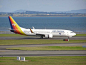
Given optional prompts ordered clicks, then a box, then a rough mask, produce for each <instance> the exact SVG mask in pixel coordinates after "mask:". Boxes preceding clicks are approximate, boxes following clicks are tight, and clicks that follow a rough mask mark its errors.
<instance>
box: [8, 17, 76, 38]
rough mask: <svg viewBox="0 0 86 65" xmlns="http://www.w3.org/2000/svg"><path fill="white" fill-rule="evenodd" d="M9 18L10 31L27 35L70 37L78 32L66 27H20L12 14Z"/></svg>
mask: <svg viewBox="0 0 86 65" xmlns="http://www.w3.org/2000/svg"><path fill="white" fill-rule="evenodd" d="M8 18H9V22H10V25H11V30H10V31H11V32H14V33H16V34H21V35H26V36H40V38H44V37H45V38H53V37H58V36H60V37H61V36H62V37H64V36H65V37H68V39H69V38H71V37H73V36H75V35H76V33H74V32H73V31H71V30H64V29H35V28H34V27H33V29H31V28H30V29H26V28H22V27H20V26H19V25H18V24H17V23H16V22H15V20H14V19H13V18H12V17H11V16H8Z"/></svg>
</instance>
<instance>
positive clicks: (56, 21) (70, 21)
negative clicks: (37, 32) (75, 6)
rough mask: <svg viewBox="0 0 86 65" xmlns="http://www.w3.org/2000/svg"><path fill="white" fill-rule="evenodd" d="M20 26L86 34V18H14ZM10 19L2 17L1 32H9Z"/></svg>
mask: <svg viewBox="0 0 86 65" xmlns="http://www.w3.org/2000/svg"><path fill="white" fill-rule="evenodd" d="M13 19H14V20H15V21H16V22H17V23H18V25H19V26H21V27H24V28H32V27H35V28H37V29H67V30H72V31H74V32H84V33H86V17H13ZM9 28H10V23H9V19H8V17H0V31H9Z"/></svg>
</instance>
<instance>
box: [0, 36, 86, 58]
mask: <svg viewBox="0 0 86 65" xmlns="http://www.w3.org/2000/svg"><path fill="white" fill-rule="evenodd" d="M64 38H67V37H64ZM16 39H17V40H22V39H28V40H31V39H38V40H40V38H39V37H35V38H34V37H27V36H26V37H25V36H24V37H0V40H16ZM53 39H56V40H59V39H63V37H55V38H53ZM50 40H51V39H50ZM71 40H86V36H83V37H78V36H77V37H72V38H71ZM41 46H86V43H58V44H26V45H1V46H0V57H2V56H9V57H13V56H86V50H61V51H60V50H58V51H48V50H47V51H27V50H8V49H6V48H12V47H41Z"/></svg>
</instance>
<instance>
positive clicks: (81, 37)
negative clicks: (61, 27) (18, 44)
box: [0, 36, 86, 40]
mask: <svg viewBox="0 0 86 65" xmlns="http://www.w3.org/2000/svg"><path fill="white" fill-rule="evenodd" d="M22 39H28V40H31V39H41V38H40V37H35V36H34V37H33V36H32V37H29V36H21V37H0V40H22ZM44 39H48V38H44ZM51 39H56V40H63V39H68V37H54V38H51ZM70 40H86V36H75V37H72V38H70Z"/></svg>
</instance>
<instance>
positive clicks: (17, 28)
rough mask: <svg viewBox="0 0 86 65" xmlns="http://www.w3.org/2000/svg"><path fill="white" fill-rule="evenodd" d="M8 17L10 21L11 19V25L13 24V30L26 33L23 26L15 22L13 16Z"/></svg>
mask: <svg viewBox="0 0 86 65" xmlns="http://www.w3.org/2000/svg"><path fill="white" fill-rule="evenodd" d="M8 18H9V21H10V26H11V29H12V32H14V33H17V34H22V35H25V33H24V32H23V31H22V30H21V28H20V27H19V25H18V24H17V23H16V22H15V20H14V19H13V18H12V17H11V16H9V17H8Z"/></svg>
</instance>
